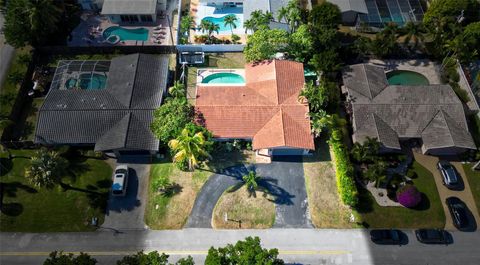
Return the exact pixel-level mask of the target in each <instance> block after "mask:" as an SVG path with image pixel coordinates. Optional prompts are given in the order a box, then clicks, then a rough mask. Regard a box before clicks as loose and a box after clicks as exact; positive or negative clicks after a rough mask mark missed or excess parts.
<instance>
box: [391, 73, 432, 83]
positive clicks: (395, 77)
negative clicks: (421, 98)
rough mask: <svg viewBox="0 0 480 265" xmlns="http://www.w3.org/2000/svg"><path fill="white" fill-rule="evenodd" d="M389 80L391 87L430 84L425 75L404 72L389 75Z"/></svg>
mask: <svg viewBox="0 0 480 265" xmlns="http://www.w3.org/2000/svg"><path fill="white" fill-rule="evenodd" d="M387 80H388V84H390V85H401V86H422V85H428V84H430V83H429V82H428V79H427V78H426V77H425V76H424V75H422V74H420V73H417V72H412V71H403V70H395V71H392V72H389V73H387Z"/></svg>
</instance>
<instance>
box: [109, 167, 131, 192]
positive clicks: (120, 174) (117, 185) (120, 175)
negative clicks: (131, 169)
mask: <svg viewBox="0 0 480 265" xmlns="http://www.w3.org/2000/svg"><path fill="white" fill-rule="evenodd" d="M127 183H128V166H127V165H118V166H117V167H116V168H115V172H114V173H113V184H112V195H113V196H125V194H127Z"/></svg>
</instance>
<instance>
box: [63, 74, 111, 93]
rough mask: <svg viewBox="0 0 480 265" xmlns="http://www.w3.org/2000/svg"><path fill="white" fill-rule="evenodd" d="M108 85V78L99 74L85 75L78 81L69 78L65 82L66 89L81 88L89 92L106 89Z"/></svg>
mask: <svg viewBox="0 0 480 265" xmlns="http://www.w3.org/2000/svg"><path fill="white" fill-rule="evenodd" d="M106 85H107V76H105V75H102V74H97V73H93V74H91V73H83V74H80V76H79V78H78V79H75V78H69V79H68V80H67V81H66V82H65V88H66V89H73V88H80V89H87V90H96V89H104V88H105V86H106Z"/></svg>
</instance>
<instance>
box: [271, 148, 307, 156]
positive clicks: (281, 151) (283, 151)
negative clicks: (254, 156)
mask: <svg viewBox="0 0 480 265" xmlns="http://www.w3.org/2000/svg"><path fill="white" fill-rule="evenodd" d="M272 155H273V156H297V155H298V156H301V155H303V149H296V148H278V149H273V151H272Z"/></svg>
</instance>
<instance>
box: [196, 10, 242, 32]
mask: <svg viewBox="0 0 480 265" xmlns="http://www.w3.org/2000/svg"><path fill="white" fill-rule="evenodd" d="M228 15H234V16H235V17H237V21H236V22H235V25H236V26H237V28H239V27H240V23H241V22H240V18H239V17H238V16H237V15H235V14H228ZM228 15H225V16H223V17H204V18H202V21H203V20H205V21H210V22H212V23H213V24H218V26H219V27H220V30H219V32H224V31H231V29H230V25H228V26H225V20H224V19H225V17H226V16H228ZM233 29H235V28H233Z"/></svg>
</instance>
